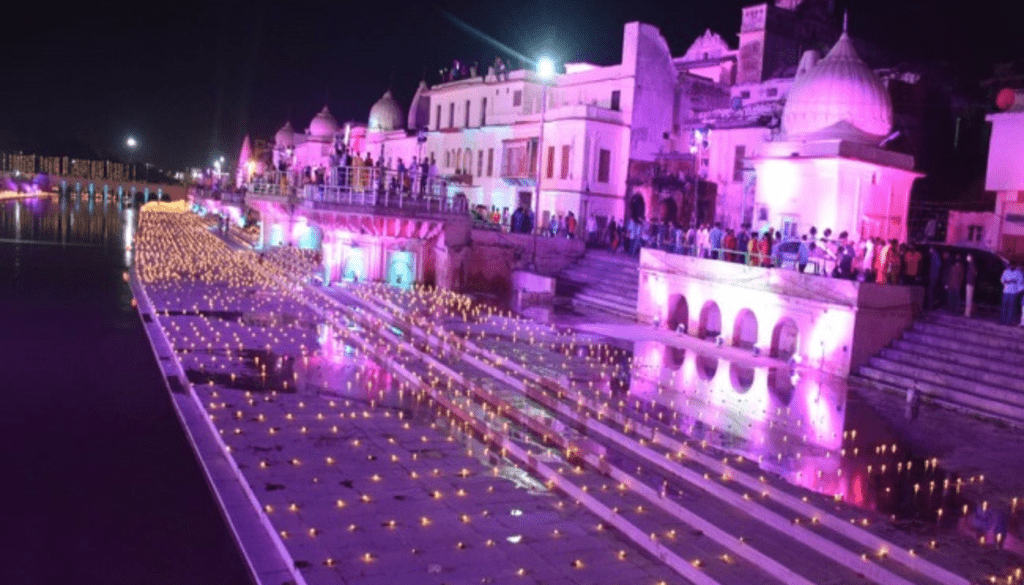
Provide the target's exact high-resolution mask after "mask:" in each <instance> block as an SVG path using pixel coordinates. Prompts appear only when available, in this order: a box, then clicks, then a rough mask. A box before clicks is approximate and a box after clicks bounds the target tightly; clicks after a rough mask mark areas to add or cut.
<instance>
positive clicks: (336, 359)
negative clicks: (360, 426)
mask: <svg viewBox="0 0 1024 585" xmlns="http://www.w3.org/2000/svg"><path fill="white" fill-rule="evenodd" d="M352 327H356V326H355V325H352ZM317 333H318V337H319V339H318V348H317V349H316V350H315V351H314V352H313V353H312V355H309V356H304V357H302V358H300V359H299V360H296V364H295V379H296V387H297V388H298V391H299V392H311V393H316V394H324V395H328V396H335V397H343V398H351V399H354V400H359V401H362V402H365V403H367V404H373V405H375V406H384V407H391V408H394V407H399V406H402V405H403V404H402V401H401V397H400V396H399V395H398V393H397V392H394V390H395V388H396V386H397V385H396V384H395V380H394V377H393V376H392V375H391V372H390V371H387V370H385V369H383V368H381V367H380V365H378V364H377V363H376V362H375V361H373V360H372V359H370V358H369V357H367V356H366V355H365V354H363V353H361V352H357V351H356V348H355V347H353V346H352V345H350V344H348V343H346V342H345V341H344V340H343V339H342V336H341V334H340V333H338V332H337V331H335V330H333V329H332V328H331V327H328V326H327V325H325V324H320V325H319V326H318V327H317Z"/></svg>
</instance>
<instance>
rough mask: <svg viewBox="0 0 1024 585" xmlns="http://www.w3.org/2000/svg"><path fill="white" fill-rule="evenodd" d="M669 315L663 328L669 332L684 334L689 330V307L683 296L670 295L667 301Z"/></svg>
mask: <svg viewBox="0 0 1024 585" xmlns="http://www.w3.org/2000/svg"><path fill="white" fill-rule="evenodd" d="M668 307H669V314H668V319H667V320H666V321H665V326H666V327H668V329H669V331H678V332H679V333H686V332H687V331H689V329H690V306H689V304H687V302H686V297H684V296H683V295H672V296H671V297H670V298H669V301H668Z"/></svg>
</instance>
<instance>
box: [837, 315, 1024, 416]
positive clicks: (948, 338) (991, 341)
mask: <svg viewBox="0 0 1024 585" xmlns="http://www.w3.org/2000/svg"><path fill="white" fill-rule="evenodd" d="M853 378H854V379H856V380H859V381H861V382H864V383H866V384H869V385H873V386H878V387H882V388H885V389H888V390H894V391H897V392H903V393H906V392H907V391H908V390H909V389H911V388H915V387H916V388H917V389H918V391H919V392H920V393H921V397H922V399H925V400H930V401H933V402H935V403H938V404H941V405H944V406H948V407H951V408H956V409H960V410H966V411H970V412H973V413H975V414H979V415H982V416H986V417H991V418H996V419H1000V420H1004V421H1010V422H1013V423H1016V424H1024V332H1021V331H1020V330H1019V328H1015V327H1006V326H1002V325H998V324H995V323H990V322H987V321H979V320H971V319H966V318H963V317H958V316H954V315H947V314H940V313H935V314H931V315H928V316H927V317H925V318H923V319H921V320H919V321H917V322H916V323H915V324H914V326H913V327H912V328H911V329H909V330H907V331H906V332H904V334H903V336H902V337H901V338H900V339H897V340H895V341H893V343H892V344H891V345H890V346H889V347H888V348H886V349H883V350H882V351H881V352H880V353H879V354H878V355H877V356H875V357H873V358H871V360H870V362H869V363H868V364H866V365H864V366H862V367H861V368H860V370H859V371H858V373H857V374H856V375H855V376H853Z"/></svg>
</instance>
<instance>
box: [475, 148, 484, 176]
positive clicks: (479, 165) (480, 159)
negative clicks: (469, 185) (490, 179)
mask: <svg viewBox="0 0 1024 585" xmlns="http://www.w3.org/2000/svg"><path fill="white" fill-rule="evenodd" d="M476 176H478V177H482V176H484V151H482V150H481V151H479V152H477V154H476Z"/></svg>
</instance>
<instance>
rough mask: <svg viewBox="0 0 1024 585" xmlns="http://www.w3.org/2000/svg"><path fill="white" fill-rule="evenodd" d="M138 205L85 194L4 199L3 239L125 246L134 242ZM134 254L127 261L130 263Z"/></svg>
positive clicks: (0, 215)
mask: <svg viewBox="0 0 1024 585" xmlns="http://www.w3.org/2000/svg"><path fill="white" fill-rule="evenodd" d="M136 215H137V214H136V213H135V209H134V208H133V207H132V206H131V204H127V205H126V204H124V203H123V202H121V201H118V200H116V198H113V197H108V198H106V199H104V198H103V196H102V194H100V195H99V196H97V197H92V198H90V197H87V196H86V195H81V194H78V195H76V194H74V193H71V194H68V195H50V194H43V195H41V196H39V197H28V198H23V199H14V200H8V201H3V202H0V240H6V241H13V242H25V243H52V244H66V245H89V246H102V247H117V248H125V247H126V246H127V245H129V244H130V243H131V240H132V237H133V234H134V230H135V225H136V217H135V216H136ZM130 261H131V257H130V254H129V255H127V257H126V263H130Z"/></svg>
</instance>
